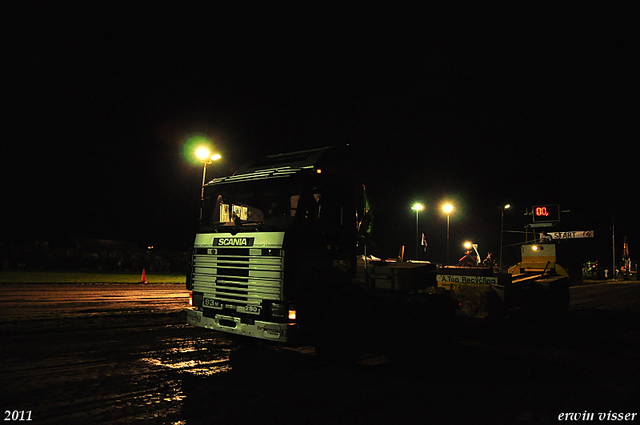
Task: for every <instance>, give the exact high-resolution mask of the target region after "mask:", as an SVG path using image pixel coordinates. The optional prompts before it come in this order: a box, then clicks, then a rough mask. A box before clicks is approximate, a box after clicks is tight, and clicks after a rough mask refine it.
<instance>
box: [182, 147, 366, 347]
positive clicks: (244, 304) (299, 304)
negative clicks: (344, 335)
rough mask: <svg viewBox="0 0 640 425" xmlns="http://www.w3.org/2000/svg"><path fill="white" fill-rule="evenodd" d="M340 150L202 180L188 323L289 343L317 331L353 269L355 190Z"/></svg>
mask: <svg viewBox="0 0 640 425" xmlns="http://www.w3.org/2000/svg"><path fill="white" fill-rule="evenodd" d="M340 155H341V152H340V150H339V149H336V148H322V149H314V150H308V151H300V152H293V153H289V154H280V155H273V156H269V157H266V158H264V159H262V160H259V161H257V162H255V163H252V164H248V165H246V166H244V167H242V168H241V169H239V170H238V171H237V172H236V173H235V174H234V175H231V176H226V177H220V178H215V179H213V180H212V181H210V182H208V183H207V184H206V185H205V203H204V206H203V213H202V220H201V223H200V226H199V229H198V232H197V234H196V236H195V241H194V245H193V253H192V256H191V263H190V270H189V273H188V276H187V288H188V289H189V290H190V291H191V299H190V303H191V307H190V309H189V311H188V313H187V322H188V323H189V324H191V325H193V326H198V327H204V328H207V329H212V330H217V331H222V332H226V333H229V334H234V335H241V336H247V337H251V338H257V339H263V340H274V341H280V342H283V343H288V344H298V343H302V342H306V339H308V338H313V336H314V335H317V334H318V333H319V332H320V325H319V323H322V316H323V314H325V312H326V309H325V308H323V306H327V305H328V304H329V303H331V300H332V299H333V297H334V296H335V294H336V293H337V292H339V291H340V290H341V288H344V287H346V286H348V285H349V283H350V282H352V280H353V278H354V276H355V271H356V245H357V231H358V224H359V217H358V212H357V206H356V205H357V204H358V202H357V199H358V196H359V194H358V189H357V186H356V185H355V184H354V183H353V182H352V181H351V180H350V179H349V178H347V177H344V176H342V175H341V174H340V173H339V169H336V167H335V164H336V161H335V159H336V157H338V158H339V157H340ZM338 163H339V161H338ZM323 164H328V166H327V167H326V168H325V167H324V165H323ZM336 171H338V172H336Z"/></svg>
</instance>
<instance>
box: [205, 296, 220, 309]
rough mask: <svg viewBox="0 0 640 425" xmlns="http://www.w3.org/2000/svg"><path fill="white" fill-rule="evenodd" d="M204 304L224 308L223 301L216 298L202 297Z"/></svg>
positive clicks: (209, 306)
mask: <svg viewBox="0 0 640 425" xmlns="http://www.w3.org/2000/svg"><path fill="white" fill-rule="evenodd" d="M202 306H203V307H208V308H217V309H219V310H222V303H221V302H220V301H218V300H216V299H214V298H207V297H204V298H203V299H202Z"/></svg>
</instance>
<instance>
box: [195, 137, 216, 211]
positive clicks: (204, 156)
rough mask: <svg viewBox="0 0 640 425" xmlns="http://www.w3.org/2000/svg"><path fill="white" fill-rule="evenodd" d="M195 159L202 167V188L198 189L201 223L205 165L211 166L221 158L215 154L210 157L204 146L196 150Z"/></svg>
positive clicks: (205, 174)
mask: <svg viewBox="0 0 640 425" xmlns="http://www.w3.org/2000/svg"><path fill="white" fill-rule="evenodd" d="M196 157H198V159H199V160H200V161H202V164H203V165H204V166H203V167H202V186H201V189H200V221H202V213H203V210H204V184H205V183H206V179H207V164H211V163H212V162H213V161H216V160H218V159H220V158H222V157H221V156H220V155H219V154H217V153H216V154H213V155H212V154H211V151H210V150H209V148H207V147H205V146H201V147H199V148H198V149H196Z"/></svg>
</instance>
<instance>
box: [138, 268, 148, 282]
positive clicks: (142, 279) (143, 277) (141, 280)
mask: <svg viewBox="0 0 640 425" xmlns="http://www.w3.org/2000/svg"><path fill="white" fill-rule="evenodd" d="M140 283H149V282H147V275H146V274H145V273H144V269H142V277H141V278H140Z"/></svg>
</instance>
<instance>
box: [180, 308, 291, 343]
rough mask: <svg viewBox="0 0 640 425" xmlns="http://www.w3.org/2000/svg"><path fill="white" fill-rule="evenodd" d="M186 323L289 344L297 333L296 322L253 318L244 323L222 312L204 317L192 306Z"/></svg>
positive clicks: (188, 311)
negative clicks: (251, 320)
mask: <svg viewBox="0 0 640 425" xmlns="http://www.w3.org/2000/svg"><path fill="white" fill-rule="evenodd" d="M187 323H188V324H189V325H193V326H198V327H200V328H206V329H211V330H214V331H221V332H227V333H230V334H234V335H243V336H247V337H251V338H258V339H266V340H270V341H278V342H282V343H289V344H291V343H293V342H294V341H295V340H296V336H297V333H298V332H297V331H298V324H297V323H275V322H264V321H260V320H255V321H253V323H244V322H242V321H241V319H240V318H239V317H235V316H227V315H224V314H216V315H215V316H214V317H205V316H204V315H203V312H202V311H201V310H196V309H194V308H190V309H188V310H187Z"/></svg>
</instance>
